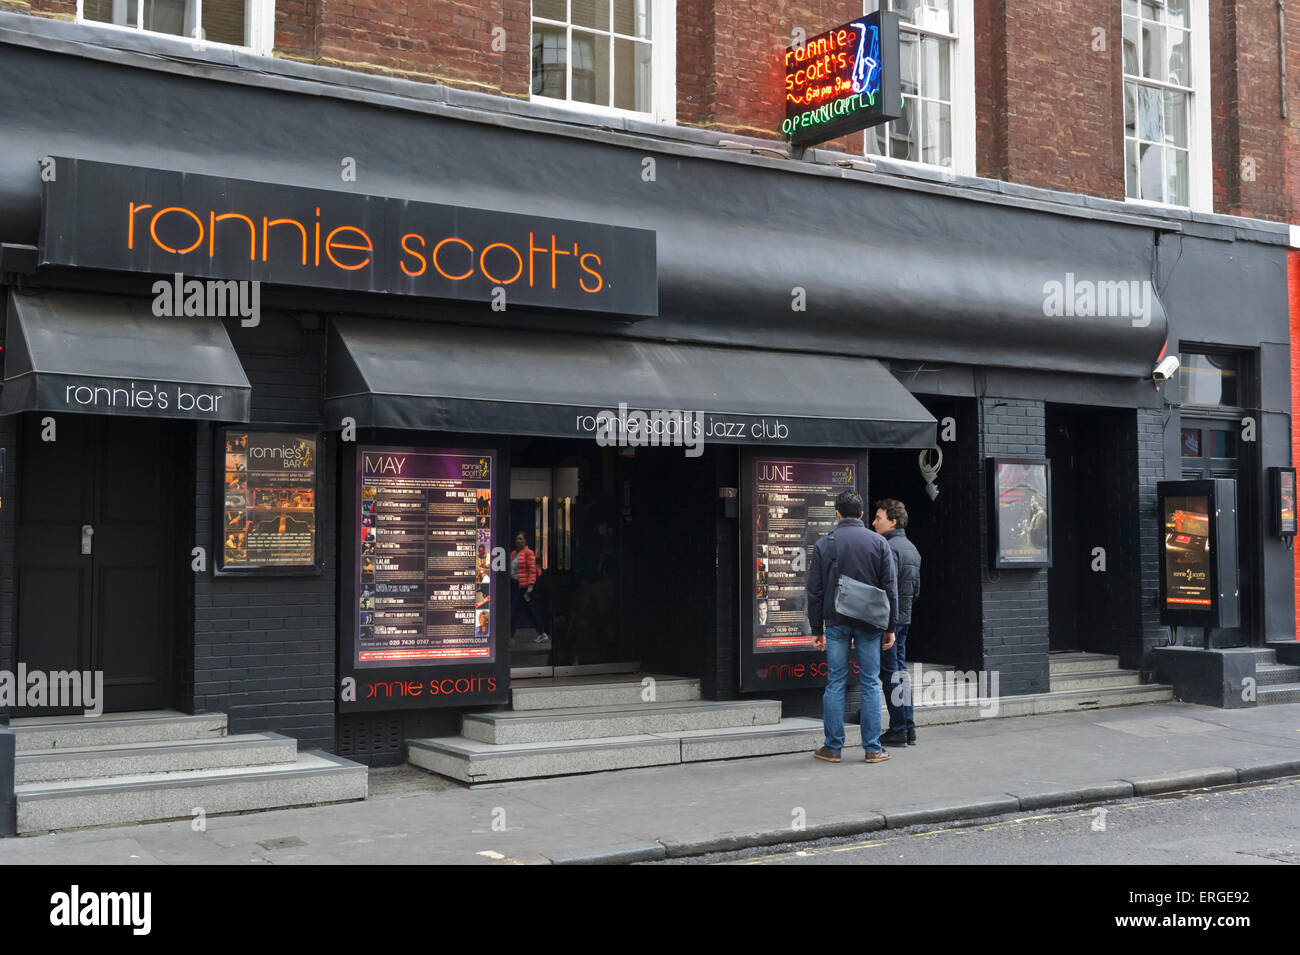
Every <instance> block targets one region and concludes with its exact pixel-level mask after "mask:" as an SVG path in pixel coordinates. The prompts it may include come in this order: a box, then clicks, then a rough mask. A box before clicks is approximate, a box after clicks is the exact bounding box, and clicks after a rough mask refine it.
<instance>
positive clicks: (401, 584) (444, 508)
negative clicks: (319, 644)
mask: <svg viewBox="0 0 1300 955" xmlns="http://www.w3.org/2000/svg"><path fill="white" fill-rule="evenodd" d="M495 474H496V455H495V453H494V452H492V451H442V450H439V451H430V450H426V449H420V448H395V447H362V448H359V449H358V453H357V485H356V486H357V499H356V502H355V510H354V512H353V513H354V519H355V520H356V521H357V525H358V527H357V531H358V532H357V538H356V539H357V546H358V548H359V549H360V553H359V554H358V555H357V558H358V559H357V574H358V580H357V586H358V589H357V593H358V595H359V599H358V602H357V607H356V614H357V630H356V634H357V639H356V660H355V662H356V665H357V666H358V667H367V666H368V667H376V666H379V667H382V666H410V665H413V664H416V665H423V664H449V663H466V662H484V663H485V662H491V661H492V660H494V659H495V642H494V639H493V634H494V630H495V619H494V618H495V616H496V615H495V614H494V612H493V607H494V606H495V602H496V601H495V597H496V595H495V594H494V593H493V592H492V591H493V587H494V583H493V580H492V576H493V575H492V573H491V566H490V564H491V552H492V521H493V517H494V516H493V507H492V484H493V480H494V478H495Z"/></svg>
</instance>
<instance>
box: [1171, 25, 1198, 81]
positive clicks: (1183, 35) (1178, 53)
mask: <svg viewBox="0 0 1300 955" xmlns="http://www.w3.org/2000/svg"><path fill="white" fill-rule="evenodd" d="M1165 32H1166V35H1167V36H1168V37H1169V73H1168V75H1167V76H1165V79H1166V80H1168V81H1169V82H1170V83H1177V84H1178V85H1179V86H1190V85H1191V82H1192V73H1191V66H1190V61H1189V60H1188V56H1189V55H1190V51H1191V49H1192V41H1191V37H1192V35H1191V34H1190V33H1189V32H1187V31H1186V30H1172V29H1171V30H1167V31H1165Z"/></svg>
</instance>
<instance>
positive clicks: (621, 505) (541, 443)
mask: <svg viewBox="0 0 1300 955" xmlns="http://www.w3.org/2000/svg"><path fill="white" fill-rule="evenodd" d="M715 453H725V452H719V451H718V450H717V449H711V448H708V447H707V446H706V447H705V449H704V453H703V455H702V456H700V457H694V458H692V457H687V456H686V455H685V453H684V450H683V449H682V448H672V447H662V448H656V447H643V448H616V447H601V446H599V445H598V444H596V443H595V442H594V441H581V440H565V439H557V438H542V437H539V438H523V437H519V438H514V439H513V440H512V442H511V448H510V459H511V473H510V526H509V538H508V539H509V540H510V541H511V545H510V548H509V549H510V551H511V552H512V555H513V552H514V551H515V550H516V548H517V544H516V543H515V541H516V540H517V539H518V535H520V534H523V535H524V539H525V542H526V544H527V546H528V548H529V549H530V550H531V551H532V552H533V562H534V564H535V567H536V571H537V578H536V581H535V583H534V585H533V590H532V593H531V594H526V587H523V586H520V585H519V584H517V583H515V578H516V576H517V575H518V574H519V572H518V570H517V569H516V570H512V573H511V577H512V581H511V585H510V590H511V607H512V615H511V618H512V620H511V622H512V635H511V638H510V660H511V672H512V676H514V677H538V676H575V675H582V674H599V673H629V672H637V671H642V670H644V671H653V672H658V673H672V674H674V675H677V676H699V675H700V673H701V670H702V667H703V661H704V658H705V656H706V654H707V652H708V650H709V648H710V647H711V644H712V642H713V640H714V633H715V627H716V623H715V621H714V619H713V608H714V606H715V599H716V597H715V593H716V590H715V588H716V575H717V570H716V567H715V561H714V555H715V546H716V528H715V509H716V507H717V493H718V492H717V487H716V485H715V481H714V470H713V468H714V462H713V455H714V454H715ZM526 576H527V575H526V574H525V575H521V576H520V579H521V582H522V578H523V577H526ZM539 631H540V632H539Z"/></svg>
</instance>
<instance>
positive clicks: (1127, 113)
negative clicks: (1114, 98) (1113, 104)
mask: <svg viewBox="0 0 1300 955" xmlns="http://www.w3.org/2000/svg"><path fill="white" fill-rule="evenodd" d="M1124 135H1125V136H1136V135H1137V87H1136V86H1135V85H1134V84H1132V83H1125V84H1124Z"/></svg>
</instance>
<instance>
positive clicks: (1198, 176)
mask: <svg viewBox="0 0 1300 955" xmlns="http://www.w3.org/2000/svg"><path fill="white" fill-rule="evenodd" d="M1189 7H1190V9H1189V12H1188V20H1189V22H1190V25H1191V37H1190V39H1191V52H1192V71H1191V74H1192V75H1191V89H1192V92H1191V93H1190V94H1189V95H1190V97H1191V102H1190V103H1189V104H1188V110H1187V124H1188V129H1187V202H1188V204H1187V205H1185V206H1181V205H1178V204H1177V203H1173V202H1158V201H1156V200H1154V199H1135V198H1133V197H1131V196H1129V195H1128V138H1127V137H1126V136H1123V135H1122V132H1123V129H1124V111H1123V108H1122V107H1121V109H1120V114H1119V124H1120V130H1121V137H1120V138H1121V140H1122V142H1123V145H1122V149H1123V152H1121V154H1120V161H1121V163H1122V164H1123V169H1124V201H1125V202H1130V203H1132V204H1133V205H1137V206H1149V207H1151V208H1154V209H1191V210H1192V211H1193V212H1213V211H1214V155H1213V152H1214V140H1213V137H1212V130H1211V127H1210V0H1190V3H1189ZM1123 16H1124V13H1123V6H1122V3H1121V7H1120V17H1121V23H1122V20H1123ZM1119 79H1120V96H1121V100H1120V101H1121V103H1122V102H1123V96H1124V85H1125V84H1126V83H1127V82H1128V74H1127V73H1125V72H1124V39H1123V30H1122V29H1121V31H1120V44H1119ZM1135 81H1137V82H1140V83H1146V84H1151V83H1152V81H1151V80H1147V79H1142V78H1135ZM1155 85H1156V86H1161V84H1160V83H1158V82H1156V83H1155ZM1170 88H1171V89H1181V87H1170Z"/></svg>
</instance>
